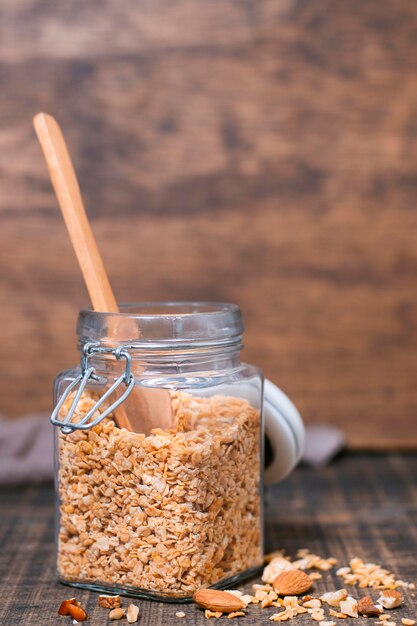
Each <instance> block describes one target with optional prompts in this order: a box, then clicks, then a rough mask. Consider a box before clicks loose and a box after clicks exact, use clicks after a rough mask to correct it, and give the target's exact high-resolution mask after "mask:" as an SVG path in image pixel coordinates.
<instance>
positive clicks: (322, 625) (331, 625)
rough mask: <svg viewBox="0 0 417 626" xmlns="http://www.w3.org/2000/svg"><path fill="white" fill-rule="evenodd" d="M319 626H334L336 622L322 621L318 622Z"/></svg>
mask: <svg viewBox="0 0 417 626" xmlns="http://www.w3.org/2000/svg"><path fill="white" fill-rule="evenodd" d="M320 626H336V622H326V620H323V621H322V622H320Z"/></svg>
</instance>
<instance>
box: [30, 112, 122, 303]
mask: <svg viewBox="0 0 417 626" xmlns="http://www.w3.org/2000/svg"><path fill="white" fill-rule="evenodd" d="M33 123H34V126H35V130H36V134H37V136H38V139H39V143H40V145H41V148H42V151H43V154H44V157H45V160H46V164H47V166H48V170H49V175H50V177H51V181H52V185H53V187H54V190H55V193H56V195H57V198H58V202H59V206H60V207H61V211H62V214H63V216H64V220H65V224H66V226H67V229H68V233H69V236H70V238H71V242H72V245H73V247H74V250H75V254H76V255H77V259H78V263H79V264H80V268H81V271H82V273H83V276H84V280H85V283H86V285H87V289H88V293H89V294H90V298H91V302H92V304H93V308H94V310H95V311H107V312H110V313H111V312H113V313H115V312H117V311H118V307H117V303H116V300H115V297H114V294H113V291H112V288H111V286H110V283H109V279H108V277H107V273H106V270H105V268H104V265H103V261H102V259H101V256H100V252H99V250H98V247H97V243H96V240H95V238H94V235H93V232H92V230H91V226H90V223H89V221H88V218H87V215H86V213H85V209H84V204H83V201H82V198H81V193H80V188H79V185H78V181H77V177H76V175H75V171H74V167H73V164H72V161H71V157H70V155H69V152H68V148H67V145H66V143H65V139H64V136H63V134H62V132H61V129H60V127H59V126H58V123H57V122H56V120H55V119H54V118H53V117H52V116H51V115H47V114H46V113H38V115H36V116H35V117H34V119H33Z"/></svg>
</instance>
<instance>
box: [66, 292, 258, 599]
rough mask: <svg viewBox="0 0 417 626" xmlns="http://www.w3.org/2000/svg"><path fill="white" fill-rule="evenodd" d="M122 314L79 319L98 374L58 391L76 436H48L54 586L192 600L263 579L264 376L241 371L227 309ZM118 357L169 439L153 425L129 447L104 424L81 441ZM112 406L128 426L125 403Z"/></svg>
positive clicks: (115, 372) (86, 314) (75, 373)
mask: <svg viewBox="0 0 417 626" xmlns="http://www.w3.org/2000/svg"><path fill="white" fill-rule="evenodd" d="M120 310H121V312H120V313H98V312H95V311H92V310H90V309H86V310H82V311H81V312H80V314H79V318H78V326H77V330H78V337H79V345H80V348H81V351H84V353H86V346H87V352H88V354H89V362H88V366H89V367H90V368H93V370H92V371H93V374H92V375H91V376H89V378H88V383H87V385H86V387H85V389H84V390H83V392H82V393H81V395H80V396H79V398H78V399H77V398H76V403H75V402H74V398H75V395H76V393H77V386H74V388H73V389H71V391H69V390H68V387H69V385H71V383H73V382H74V381H75V380H76V379H77V377H79V376H80V368H74V369H72V370H68V371H65V372H62V373H61V374H59V375H58V377H57V378H56V381H55V403H56V404H57V403H58V402H59V401H60V400H62V406H61V408H60V409H59V419H64V418H65V416H66V415H67V414H68V411H69V409H70V407H71V405H72V404H73V405H74V406H75V404H76V406H75V410H74V414H73V417H72V418H71V426H73V427H74V428H75V429H73V430H70V429H68V428H67V429H63V430H64V431H65V430H66V434H65V433H63V432H62V429H58V428H57V429H56V439H55V441H56V446H55V450H56V462H55V465H56V490H57V540H56V541H57V544H56V545H57V572H58V576H59V579H60V580H61V582H64V583H67V584H70V585H74V586H80V587H86V588H90V589H96V590H102V591H107V592H112V593H121V594H126V595H133V596H139V597H148V598H156V599H160V600H172V601H177V602H178V601H179V600H189V599H190V598H191V596H192V595H193V593H194V592H195V591H196V590H197V589H199V588H200V587H207V586H218V587H226V588H227V587H230V585H232V584H236V583H237V582H239V581H240V580H242V579H243V578H246V577H248V576H249V575H252V574H253V573H255V571H257V570H258V568H259V567H260V566H261V565H262V560H263V519H262V512H263V503H262V498H263V485H262V472H263V449H262V446H263V427H262V411H261V408H262V392H263V380H262V374H261V372H260V370H259V369H258V368H256V367H253V366H251V365H246V364H243V363H241V362H240V351H241V348H242V334H243V323H242V318H241V313H240V310H239V308H238V307H237V306H235V305H231V304H217V303H202V302H197V303H148V304H143V305H127V306H121V309H120ZM91 346H92V348H91ZM117 348H118V349H119V351H120V350H123V351H124V353H128V355H129V360H130V364H131V373H132V375H133V377H134V381H135V385H136V386H138V387H143V388H145V387H146V388H147V389H148V390H153V389H165V390H167V392H166V393H168V394H169V399H170V403H171V407H172V417H173V421H172V425H171V426H170V427H169V428H165V429H161V428H158V416H155V426H156V428H155V429H154V430H152V431H151V432H150V433H149V434H141V433H132V432H129V431H127V430H126V429H124V428H119V427H118V426H117V424H116V421H115V420H114V414H113V413H110V414H108V415H107V416H106V417H104V418H103V419H102V420H101V421H100V422H99V423H97V424H96V425H95V426H93V427H91V428H86V429H85V430H78V429H76V427H77V424H80V421H81V420H82V419H83V417H84V416H85V415H86V414H87V413H88V411H90V410H91V409H92V408H93V407H94V406H95V404H96V403H97V401H98V399H99V398H100V397H102V396H103V394H104V393H105V392H106V390H107V389H108V388H109V386H110V385H111V384H112V383H113V382H114V380H115V379H117V377H119V376H120V375H121V373H123V368H124V367H125V364H124V362H122V360H120V359H117V358H115V356H114V355H115V351H114V349H117ZM112 350H113V351H112ZM119 354H120V352H119ZM147 393H149V392H147ZM65 394H68V395H66V397H65ZM117 394H119V396H120V395H121V391H120V388H119V389H118V390H117V391H116V392H115V394H112V396H111V397H110V398H109V399H108V400H106V402H105V403H104V404H103V405H102V406H101V407H100V408H98V409H97V410H96V411H95V413H94V418H97V417H101V416H100V412H101V414H103V412H104V410H105V409H106V407H108V406H109V404H112V402H113V401H114V400H115V395H117ZM121 406H122V407H123V409H124V410H125V411H126V414H127V416H129V398H127V400H125V401H124V402H123V403H122V405H121Z"/></svg>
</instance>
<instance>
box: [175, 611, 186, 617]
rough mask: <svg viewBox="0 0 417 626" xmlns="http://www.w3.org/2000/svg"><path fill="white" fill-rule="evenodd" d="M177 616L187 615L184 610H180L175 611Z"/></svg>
mask: <svg viewBox="0 0 417 626" xmlns="http://www.w3.org/2000/svg"><path fill="white" fill-rule="evenodd" d="M175 617H185V613H184V611H178V613H175Z"/></svg>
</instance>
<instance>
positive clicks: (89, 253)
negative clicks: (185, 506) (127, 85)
mask: <svg viewBox="0 0 417 626" xmlns="http://www.w3.org/2000/svg"><path fill="white" fill-rule="evenodd" d="M33 123H34V127H35V131H36V134H37V137H38V140H39V143H40V145H41V148H42V151H43V154H44V157H45V160H46V164H47V166H48V171H49V176H50V178H51V182H52V185H53V188H54V190H55V193H56V196H57V198H58V203H59V206H60V208H61V211H62V214H63V216H64V220H65V224H66V226H67V230H68V234H69V236H70V239H71V242H72V245H73V247H74V250H75V254H76V256H77V259H78V263H79V264H80V267H81V271H82V274H83V276H84V280H85V283H86V286H87V289H88V293H89V294H90V298H91V302H92V304H93V309H94V310H95V311H102V312H108V313H118V312H119V309H118V306H117V302H116V300H115V297H114V294H113V291H112V288H111V286H110V282H109V279H108V276H107V273H106V270H105V268H104V264H103V261H102V258H101V256H100V252H99V250H98V247H97V244H96V241H95V239H94V235H93V232H92V230H91V226H90V223H89V221H88V218H87V215H86V212H85V209H84V204H83V201H82V198H81V192H80V188H79V185H78V181H77V177H76V174H75V171H74V167H73V165H72V161H71V157H70V155H69V152H68V148H67V145H66V143H65V139H64V136H63V134H62V131H61V129H60V127H59V125H58V123H57V122H56V120H55V119H54V118H53V117H52V116H50V115H47V114H45V113H38V115H36V116H35V117H34V118H33ZM125 321H126V323H128V322H129V320H128V319H126V320H125ZM135 332H137V331H136V326H135ZM109 338H110V339H111V337H109ZM125 407H126V408H127V411H126V410H125ZM127 413H128V414H127ZM115 414H116V415H115V416H116V422H117V424H118V426H119V427H120V428H126V429H127V430H130V431H133V432H138V433H145V434H149V432H150V431H151V430H152V428H157V427H159V428H163V429H167V428H170V426H172V423H173V417H172V408H171V398H170V395H169V392H168V391H167V390H165V389H146V388H143V387H134V389H133V391H132V392H131V394H130V396H129V397H128V399H127V400H126V401H125V402H124V403H123V405H121V406H119V407H118V408H117V409H116V411H115Z"/></svg>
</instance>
